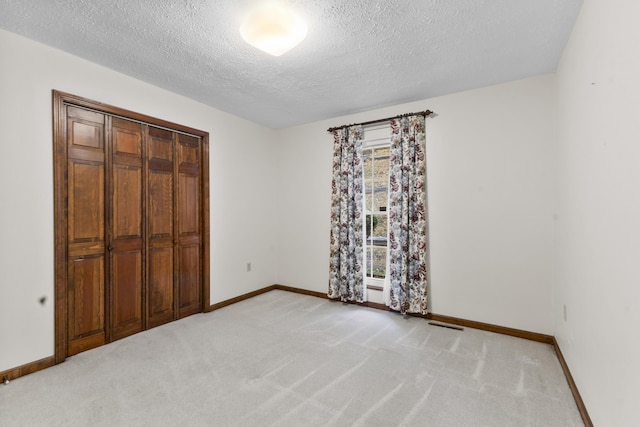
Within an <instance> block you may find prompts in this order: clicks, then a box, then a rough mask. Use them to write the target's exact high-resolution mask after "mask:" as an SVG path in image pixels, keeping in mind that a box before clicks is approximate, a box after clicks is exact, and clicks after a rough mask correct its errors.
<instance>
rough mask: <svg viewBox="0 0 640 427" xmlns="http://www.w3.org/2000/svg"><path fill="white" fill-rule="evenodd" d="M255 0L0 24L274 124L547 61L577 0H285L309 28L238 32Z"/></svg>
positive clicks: (140, 2) (26, 0) (170, 1)
mask: <svg viewBox="0 0 640 427" xmlns="http://www.w3.org/2000/svg"><path fill="white" fill-rule="evenodd" d="M257 1H261V0H136V1H132V0H110V1H107V0H0V28H4V29H6V30H8V31H11V32H14V33H18V34H22V35H24V36H26V37H29V38H31V39H34V40H37V41H40V42H42V43H45V44H47V45H50V46H53V47H56V48H59V49H61V50H64V51H67V52H70V53H72V54H75V55H78V56H80V57H83V58H86V59H88V60H90V61H92V62H96V63H98V64H102V65H104V66H106V67H109V68H112V69H114V70H118V71H120V72H122V73H125V74H128V75H130V76H133V77H136V78H138V79H140V80H144V81H147V82H149V83H152V84H154V85H157V86H160V87H163V88H165V89H168V90H171V91H173V92H176V93H179V94H182V95H185V96H188V97H190V98H192V99H195V100H197V101H200V102H202V103H204V104H208V105H210V106H212V107H215V108H218V109H220V110H223V111H227V112H229V113H232V114H235V115H237V116H240V117H244V118H246V119H249V120H252V121H254V122H257V123H260V124H262V125H265V126H268V127H272V128H282V127H288V126H293V125H298V124H303V123H308V122H312V121H316V120H321V119H326V118H331V117H337V116H341V115H345V114H350V113H355V112H361V111H366V110H370V109H373V108H378V107H384V106H389V105H394V104H399V103H404V102H410V101H417V100H421V99H426V98H430V97H433V96H438V95H444V94H448V93H453V92H458V91H462V90H467V89H473V88H478V87H483V86H488V85H491V84H496V83H502V82H506V81H511V80H517V79H521V78H525V77H529V76H534V75H538V74H544V73H550V72H553V71H555V69H556V66H557V64H558V61H559V58H560V56H561V54H562V51H563V49H564V46H565V44H566V42H567V40H568V38H569V35H570V33H571V29H572V27H573V24H574V22H575V20H576V17H577V15H578V12H579V9H580V6H581V4H582V0H404V1H403V0H395V1H392V0H378V1H367V0H342V1H340V0H333V1H332V0H291V1H286V3H288V4H290V5H291V6H292V7H293V8H294V9H295V10H296V11H298V13H300V14H301V15H303V16H304V17H305V18H306V19H307V22H308V25H309V33H308V35H307V38H306V39H305V40H304V41H303V42H302V43H301V44H300V45H299V46H297V47H295V48H294V49H293V50H291V51H290V52H288V53H286V54H284V55H283V56H281V57H272V56H270V55H268V54H266V53H263V52H261V51H258V50H256V49H255V48H253V47H251V46H249V45H247V44H245V43H244V41H243V40H242V38H241V37H240V34H239V31H238V28H239V27H240V23H241V20H242V16H243V12H244V11H246V10H247V9H248V8H250V7H251V6H252V5H254V4H255V3H256V2H257Z"/></svg>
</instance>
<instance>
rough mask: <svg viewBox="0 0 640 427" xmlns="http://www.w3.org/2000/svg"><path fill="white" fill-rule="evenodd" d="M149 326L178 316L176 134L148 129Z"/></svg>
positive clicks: (153, 128) (163, 130)
mask: <svg viewBox="0 0 640 427" xmlns="http://www.w3.org/2000/svg"><path fill="white" fill-rule="evenodd" d="M148 135H149V140H148V152H147V165H148V186H147V189H148V190H147V194H148V199H147V200H148V202H147V210H148V213H147V215H148V222H149V229H148V233H149V234H148V236H149V237H148V255H147V258H148V260H149V262H148V270H147V271H148V281H149V282H148V290H149V291H148V301H147V307H148V321H147V324H148V327H149V328H152V327H155V326H158V325H161V324H164V323H167V322H170V321H172V320H175V319H176V310H175V304H176V297H175V295H176V279H175V272H174V265H175V250H174V245H175V242H174V238H175V237H174V236H175V233H174V221H175V218H174V212H175V208H174V203H175V198H174V191H175V190H174V184H175V181H174V178H173V176H174V162H173V159H174V140H175V134H174V133H173V132H171V131H168V130H165V129H158V128H155V127H149V131H148Z"/></svg>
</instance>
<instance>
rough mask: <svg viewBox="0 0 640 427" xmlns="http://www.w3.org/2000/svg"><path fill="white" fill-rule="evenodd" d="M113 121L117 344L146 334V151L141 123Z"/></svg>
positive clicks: (112, 280) (111, 249)
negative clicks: (122, 340) (144, 162)
mask: <svg viewBox="0 0 640 427" xmlns="http://www.w3.org/2000/svg"><path fill="white" fill-rule="evenodd" d="M109 119H110V120H111V138H110V139H111V145H110V150H108V151H109V154H110V160H111V161H110V170H111V182H110V185H109V201H110V205H109V206H110V215H109V247H108V249H109V259H110V272H109V273H110V274H109V277H110V283H109V285H110V286H109V291H110V292H109V296H110V298H109V303H110V304H109V306H110V318H111V322H110V326H111V329H110V331H111V337H110V338H111V340H112V341H113V340H117V339H120V338H123V337H126V336H128V335H131V334H133V333H136V332H139V331H142V330H143V329H144V305H143V301H144V274H143V272H144V265H143V260H144V245H143V242H144V240H143V239H144V235H143V230H144V222H143V221H144V220H143V218H144V214H143V213H144V204H143V194H144V188H143V176H144V174H143V161H142V152H143V149H144V147H143V138H142V125H141V124H140V123H136V122H132V121H128V120H124V119H120V118H116V117H113V118H109Z"/></svg>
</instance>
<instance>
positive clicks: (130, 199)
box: [112, 165, 142, 240]
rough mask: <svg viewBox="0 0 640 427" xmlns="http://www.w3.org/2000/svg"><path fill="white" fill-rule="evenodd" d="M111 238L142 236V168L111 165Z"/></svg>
mask: <svg viewBox="0 0 640 427" xmlns="http://www.w3.org/2000/svg"><path fill="white" fill-rule="evenodd" d="M113 187H114V191H113V199H112V203H113V235H112V236H113V239H114V240H117V239H122V238H134V237H136V238H142V169H141V168H140V167H137V168H136V167H129V166H121V165H114V167H113Z"/></svg>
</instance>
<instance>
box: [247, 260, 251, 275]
mask: <svg viewBox="0 0 640 427" xmlns="http://www.w3.org/2000/svg"><path fill="white" fill-rule="evenodd" d="M250 271H251V263H250V262H248V263H247V273H248V272H250Z"/></svg>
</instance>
